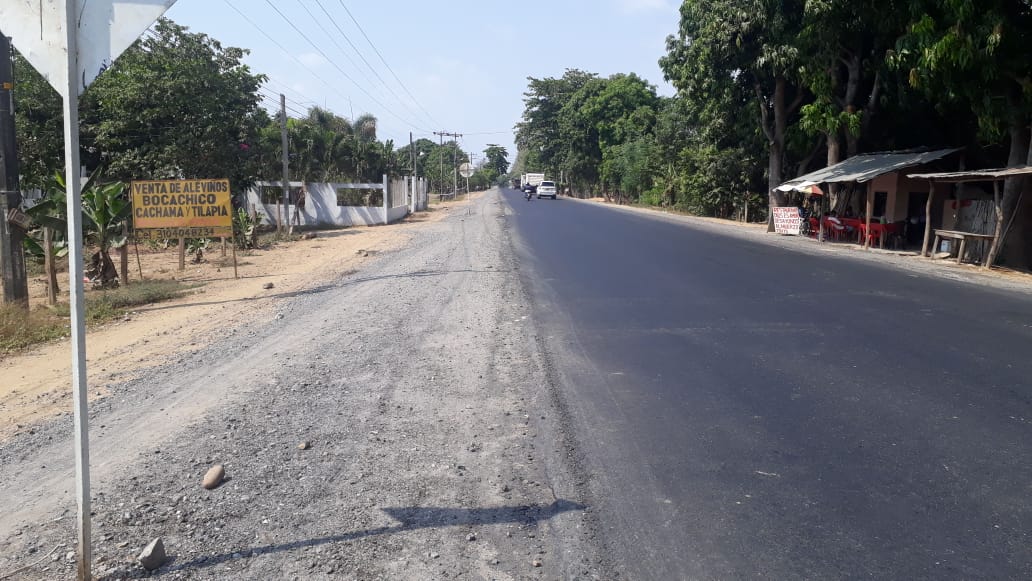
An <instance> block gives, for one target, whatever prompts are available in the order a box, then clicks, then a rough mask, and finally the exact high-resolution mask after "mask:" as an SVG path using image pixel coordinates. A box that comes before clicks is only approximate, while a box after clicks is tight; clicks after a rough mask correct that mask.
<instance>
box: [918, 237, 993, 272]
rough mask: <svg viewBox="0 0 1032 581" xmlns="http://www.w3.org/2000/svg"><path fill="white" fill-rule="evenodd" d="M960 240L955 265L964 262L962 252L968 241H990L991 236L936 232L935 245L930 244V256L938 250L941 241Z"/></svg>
mask: <svg viewBox="0 0 1032 581" xmlns="http://www.w3.org/2000/svg"><path fill="white" fill-rule="evenodd" d="M944 239H945V240H960V249H959V250H958V251H957V264H960V263H961V261H963V260H964V250H965V249H966V248H967V241H968V239H971V240H992V239H993V235H992V234H975V233H974V232H959V231H957V230H936V231H935V243H934V244H932V254H935V250H936V249H937V248H939V243H940V242H942V241H943V240H944Z"/></svg>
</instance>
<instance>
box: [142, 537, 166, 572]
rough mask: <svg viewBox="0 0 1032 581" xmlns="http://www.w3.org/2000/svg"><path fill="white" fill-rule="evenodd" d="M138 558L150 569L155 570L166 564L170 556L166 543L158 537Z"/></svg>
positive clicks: (145, 567) (144, 566)
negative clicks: (166, 552) (166, 549)
mask: <svg viewBox="0 0 1032 581" xmlns="http://www.w3.org/2000/svg"><path fill="white" fill-rule="evenodd" d="M136 560H137V561H139V562H140V564H141V565H143V568H144V569H146V570H148V571H153V570H155V569H157V568H158V567H160V566H162V565H164V564H165V561H166V560H168V557H167V556H166V555H165V543H164V542H163V541H162V540H161V537H158V538H156V539H154V540H153V541H151V542H150V544H149V545H147V546H146V547H145V548H144V549H143V551H142V552H141V553H140V556H138V557H136Z"/></svg>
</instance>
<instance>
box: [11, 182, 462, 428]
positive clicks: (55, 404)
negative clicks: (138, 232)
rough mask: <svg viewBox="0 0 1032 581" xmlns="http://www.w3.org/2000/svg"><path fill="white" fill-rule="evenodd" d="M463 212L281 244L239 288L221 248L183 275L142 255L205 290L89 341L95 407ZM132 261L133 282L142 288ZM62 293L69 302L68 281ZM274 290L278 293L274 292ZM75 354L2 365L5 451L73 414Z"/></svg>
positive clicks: (61, 347)
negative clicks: (422, 228)
mask: <svg viewBox="0 0 1032 581" xmlns="http://www.w3.org/2000/svg"><path fill="white" fill-rule="evenodd" d="M455 207H456V203H455V202H451V203H443V204H437V205H435V206H433V207H432V208H431V210H430V211H428V212H421V213H419V214H416V215H413V216H410V217H409V218H408V219H406V220H405V221H404V222H402V223H400V224H393V225H391V226H390V227H386V228H385V227H380V226H375V227H368V228H366V227H357V228H348V229H342V230H323V231H316V232H314V234H315V238H313V239H310V240H297V241H293V242H282V243H277V244H274V245H272V246H270V247H268V248H263V249H258V250H248V251H240V252H239V253H238V256H237V262H238V272H239V275H240V278H239V279H234V278H233V267H232V262H231V258H230V256H231V255H230V254H229V253H228V252H227V256H226V257H225V258H223V257H222V256H221V249H220V248H219V247H214V248H211V249H209V250H208V251H207V253H206V255H205V259H204V261H203V262H201V263H199V264H195V263H192V262H191V261H190V260H187V264H186V270H184V271H179V270H178V250H177V249H176V248H170V249H167V250H158V249H148V248H141V256H140V265H141V267H142V270H143V275H144V278H145V279H147V280H160V279H166V280H167V279H175V280H179V281H182V282H184V283H186V284H188V285H197V288H195V289H194V290H191V291H188V292H187V293H185V295H184V296H182V297H181V298H178V299H175V300H171V301H167V302H162V303H157V304H153V305H145V306H140V307H137V308H134V309H132V310H131V312H129V313H128V314H127V316H126V317H125V318H124V319H123V320H119V321H115V322H111V323H108V324H106V325H104V326H102V327H99V328H93V329H90V330H89V331H88V332H87V342H86V347H87V353H86V356H87V362H88V370H89V377H88V383H89V385H90V398H91V400H94V399H96V398H98V397H105V396H106V395H107V394H108V393H109V392H108V389H107V385H108V384H109V383H111V382H117V381H126V380H129V379H131V378H132V377H134V376H135V375H137V374H138V373H139V372H140V371H141V370H144V369H147V368H150V367H153V366H155V365H158V364H160V363H162V362H163V361H165V360H166V359H167V358H170V357H176V356H179V355H181V354H188V353H190V352H192V351H196V350H198V349H200V348H201V347H204V346H205V345H206V344H207V342H210V341H211V340H212V339H213V338H215V337H217V336H218V332H217V330H222V331H228V330H230V329H232V328H234V327H236V326H238V325H240V324H241V323H243V322H246V321H248V320H253V319H256V318H262V317H265V316H267V311H268V309H269V308H270V307H271V306H272V305H273V304H275V303H276V301H278V300H279V299H283V298H288V297H290V296H291V295H292V294H294V293H297V292H299V291H301V290H303V289H306V288H312V287H315V286H318V285H320V284H321V283H323V282H325V281H326V280H330V279H332V278H334V277H337V276H340V275H341V274H342V273H344V272H348V271H350V270H355V269H359V268H361V266H362V264H364V263H365V262H368V261H369V260H370V257H371V256H374V255H375V254H376V253H378V252H386V251H389V250H392V249H396V248H398V247H400V246H402V245H404V244H405V243H406V241H407V240H409V239H410V238H411V230H412V229H413V228H416V227H418V225H419V224H421V223H424V222H432V221H438V220H441V219H444V218H445V217H446V216H448V215H449V213H451V211H452V209H453V208H455ZM138 272H139V270H138V269H137V264H136V260H135V255H134V254H132V253H131V254H130V280H131V281H132V280H138V278H137V277H138ZM62 277H63V278H60V284H61V287H62V289H63V290H65V300H67V288H66V287H67V272H66V273H62ZM30 283H31V285H30V296H31V302H32V304H33V306H35V305H41V304H43V302H44V300H45V297H46V287H45V286H44V283H43V278H42V277H34V278H32V279H31V280H30ZM269 283H271V284H272V285H273V287H272V288H271V289H265V288H264V286H265V285H266V284H269ZM70 356H71V354H70V347H69V343H68V341H67V340H65V341H55V342H50V343H47V344H44V345H40V346H38V347H35V348H32V349H29V350H26V351H25V352H22V353H19V354H16V355H11V356H7V357H2V358H0V378H2V380H0V442H2V441H4V440H6V439H8V438H10V437H12V436H13V435H15V434H17V433H19V432H20V431H27V430H32V429H34V426H35V424H37V423H39V422H40V421H43V420H46V419H48V418H51V417H54V416H57V415H67V414H70V413H71V402H70V396H71V393H70V387H69V385H70V382H71V379H70V375H71V363H70Z"/></svg>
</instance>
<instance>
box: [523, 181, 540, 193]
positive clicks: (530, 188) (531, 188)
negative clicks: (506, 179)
mask: <svg viewBox="0 0 1032 581" xmlns="http://www.w3.org/2000/svg"><path fill="white" fill-rule="evenodd" d="M520 189H521V190H523V193H524V194H533V193H536V192H537V186H535V185H532V184H528V183H526V182H523V187H521V188H520Z"/></svg>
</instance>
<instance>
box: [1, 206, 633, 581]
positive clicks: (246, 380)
mask: <svg viewBox="0 0 1032 581" xmlns="http://www.w3.org/2000/svg"><path fill="white" fill-rule="evenodd" d="M398 229H399V231H401V232H404V233H405V235H406V236H407V239H406V240H404V241H399V243H398V244H397V245H396V246H394V247H390V248H388V247H387V246H386V243H385V246H383V247H380V248H379V252H376V253H374V254H372V255H370V256H368V257H366V259H365V260H364V261H363V262H362V263H361V264H358V265H357V266H355V265H354V264H353V263H350V262H348V263H344V264H341V265H340V267H341V268H342V270H341V271H338V272H337V273H336V274H335V275H331V274H329V273H327V275H326V276H325V277H313V278H312V279H311V280H312V281H313V283H312V284H310V285H308V286H306V287H304V288H300V289H299V290H297V291H286V289H285V288H281V287H280V283H279V282H277V283H276V288H275V289H273V290H274V292H279V293H282V295H283V296H280V297H279V298H276V299H272V298H270V299H269V300H268V301H267V302H268V303H269V304H268V305H267V307H265V308H263V309H261V310H260V312H258V313H255V314H252V312H251V311H249V310H247V309H244V311H243V314H242V315H241V317H242V318H243V320H242V321H241V322H240V324H239V325H237V326H236V327H234V328H233V329H229V330H225V329H223V328H218V327H214V328H211V329H210V330H209V331H202V330H200V328H198V330H195V331H194V335H192V336H191V337H192V338H193V340H194V341H195V343H196V345H195V346H194V347H193V348H192V350H191V351H189V352H186V353H179V354H175V353H174V352H170V353H169V354H168V355H167V356H164V357H163V361H161V362H160V363H158V364H156V365H154V366H152V367H148V368H142V369H136V370H134V377H131V378H128V379H125V380H120V381H114V382H110V383H109V385H108V389H109V392H110V395H109V396H107V397H103V398H100V399H98V400H97V401H95V402H93V405H92V409H91V414H90V415H91V417H90V423H91V430H92V431H91V445H92V449H91V455H92V456H91V466H92V467H93V478H94V481H93V495H92V496H93V506H92V509H93V513H94V520H93V522H94V539H95V542H94V554H95V562H96V563H97V566H96V572H97V574H98V578H100V579H106V580H113V579H128V578H142V577H157V578H162V579H263V580H264V579H334V580H336V579H364V580H365V579H418V580H422V579H451V578H458V579H511V580H516V579H614V578H618V576H617V575H615V574H614V573H612V570H611V568H609V567H608V566H607V565H606V563H605V559H604V558H603V556H601V555H600V554H599V551H598V549H597V548H596V547H597V544H596V541H597V537H598V534H597V532H596V531H597V525H596V524H595V521H594V517H593V513H592V511H591V505H592V503H591V500H590V499H589V498H587V497H586V496H585V495H584V492H583V489H582V486H583V482H584V481H585V480H586V477H585V475H584V474H582V473H580V472H579V469H578V468H577V462H576V460H575V459H570V458H569V457H570V456H571V455H572V454H571V450H570V449H569V448H568V446H567V444H566V443H565V442H566V440H564V438H563V434H564V433H565V427H564V425H563V424H562V419H561V417H560V414H559V413H557V412H556V409H555V407H554V406H553V405H552V402H551V397H552V394H553V393H554V392H553V388H554V386H551V385H550V384H549V377H548V374H547V373H546V371H545V368H546V365H545V362H544V355H543V354H542V353H541V352H540V351H539V350H538V348H537V347H536V345H537V343H536V341H535V337H536V335H537V331H536V323H535V321H533V319H532V317H531V316H530V313H531V311H530V309H529V308H528V307H527V306H526V305H527V301H526V297H525V296H524V294H523V293H524V291H523V289H522V286H521V284H520V280H519V273H518V270H519V264H518V261H517V258H516V257H515V253H514V252H513V251H512V243H511V241H510V239H509V234H508V232H507V224H506V219H505V206H504V203H503V202H502V201H501V200H500V197H499V196H497V195H492V194H488V195H486V196H482V197H480V198H478V199H476V200H475V203H474V207H473V209H472V212H471V213H469V214H467V213H466V209H465V206H464V205H461V202H460V203H459V205H457V206H456V207H455V209H454V210H450V211H443V210H442V211H441V217H440V219H437V216H434V219H431V220H427V221H425V222H423V223H417V224H411V225H401V226H399V227H398ZM312 242H318V239H316V240H315V241H312ZM402 242H403V243H402ZM370 246H371V245H370V244H368V243H363V244H361V245H360V247H362V248H366V249H368V248H370ZM350 255H351V256H355V255H354V252H353V251H351V253H350ZM298 276H300V275H298ZM265 280H266V279H257V280H255V281H254V284H255V285H257V286H258V288H260V283H263V282H264V281H265ZM286 284H288V283H287V282H285V281H284V282H283V285H286ZM254 292H255V293H258V294H260V293H259V292H258V291H254ZM195 298H196V297H195ZM203 302H214V301H210V300H205V301H203ZM247 302H248V304H249V305H250V304H251V303H252V302H254V301H247ZM195 306H196V305H195ZM206 306H218V304H217V303H216V305H206ZM141 340H142V339H141ZM70 442H71V421H70V418H68V417H67V416H58V417H53V418H51V419H49V420H44V421H41V422H39V423H37V424H36V427H35V428H34V430H33V433H28V432H26V431H22V432H20V433H19V434H18V435H16V436H14V437H12V438H10V439H9V440H8V441H7V442H4V443H0V498H3V499H4V504H5V510H4V511H2V513H0V576H3V575H4V574H7V573H10V572H13V571H17V573H15V574H14V575H13V576H12V577H11V578H12V579H17V580H29V579H44V578H47V579H49V578H69V577H70V576H71V573H72V563H71V561H70V560H69V559H68V558H67V552H69V551H71V550H72V548H74V538H75V530H74V507H75V503H74V495H73V494H72V493H71V488H72V486H71V475H72V472H73V470H72V468H73V462H72V458H71V443H70ZM215 463H220V464H223V465H224V466H225V469H226V472H227V477H228V478H227V479H226V480H225V481H224V483H223V484H222V485H221V486H219V487H218V488H216V489H214V490H210V491H207V490H204V489H202V488H201V486H200V479H201V476H202V475H203V474H204V473H205V471H206V470H207V469H208V468H209V467H210V466H211V465H212V464H215ZM159 536H160V537H162V538H163V540H164V543H165V545H166V547H167V548H168V552H169V555H170V559H169V561H168V562H167V563H166V564H165V566H163V567H162V568H161V569H159V570H158V571H157V572H155V573H147V572H146V571H144V570H143V569H142V568H141V567H140V566H139V565H138V564H136V563H135V562H134V557H135V555H136V554H137V553H138V552H139V551H140V549H141V548H142V547H143V546H144V545H146V544H147V543H148V542H149V541H150V540H151V539H153V538H155V537H159ZM23 567H27V568H24V569H23ZM5 581H6V580H5Z"/></svg>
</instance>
